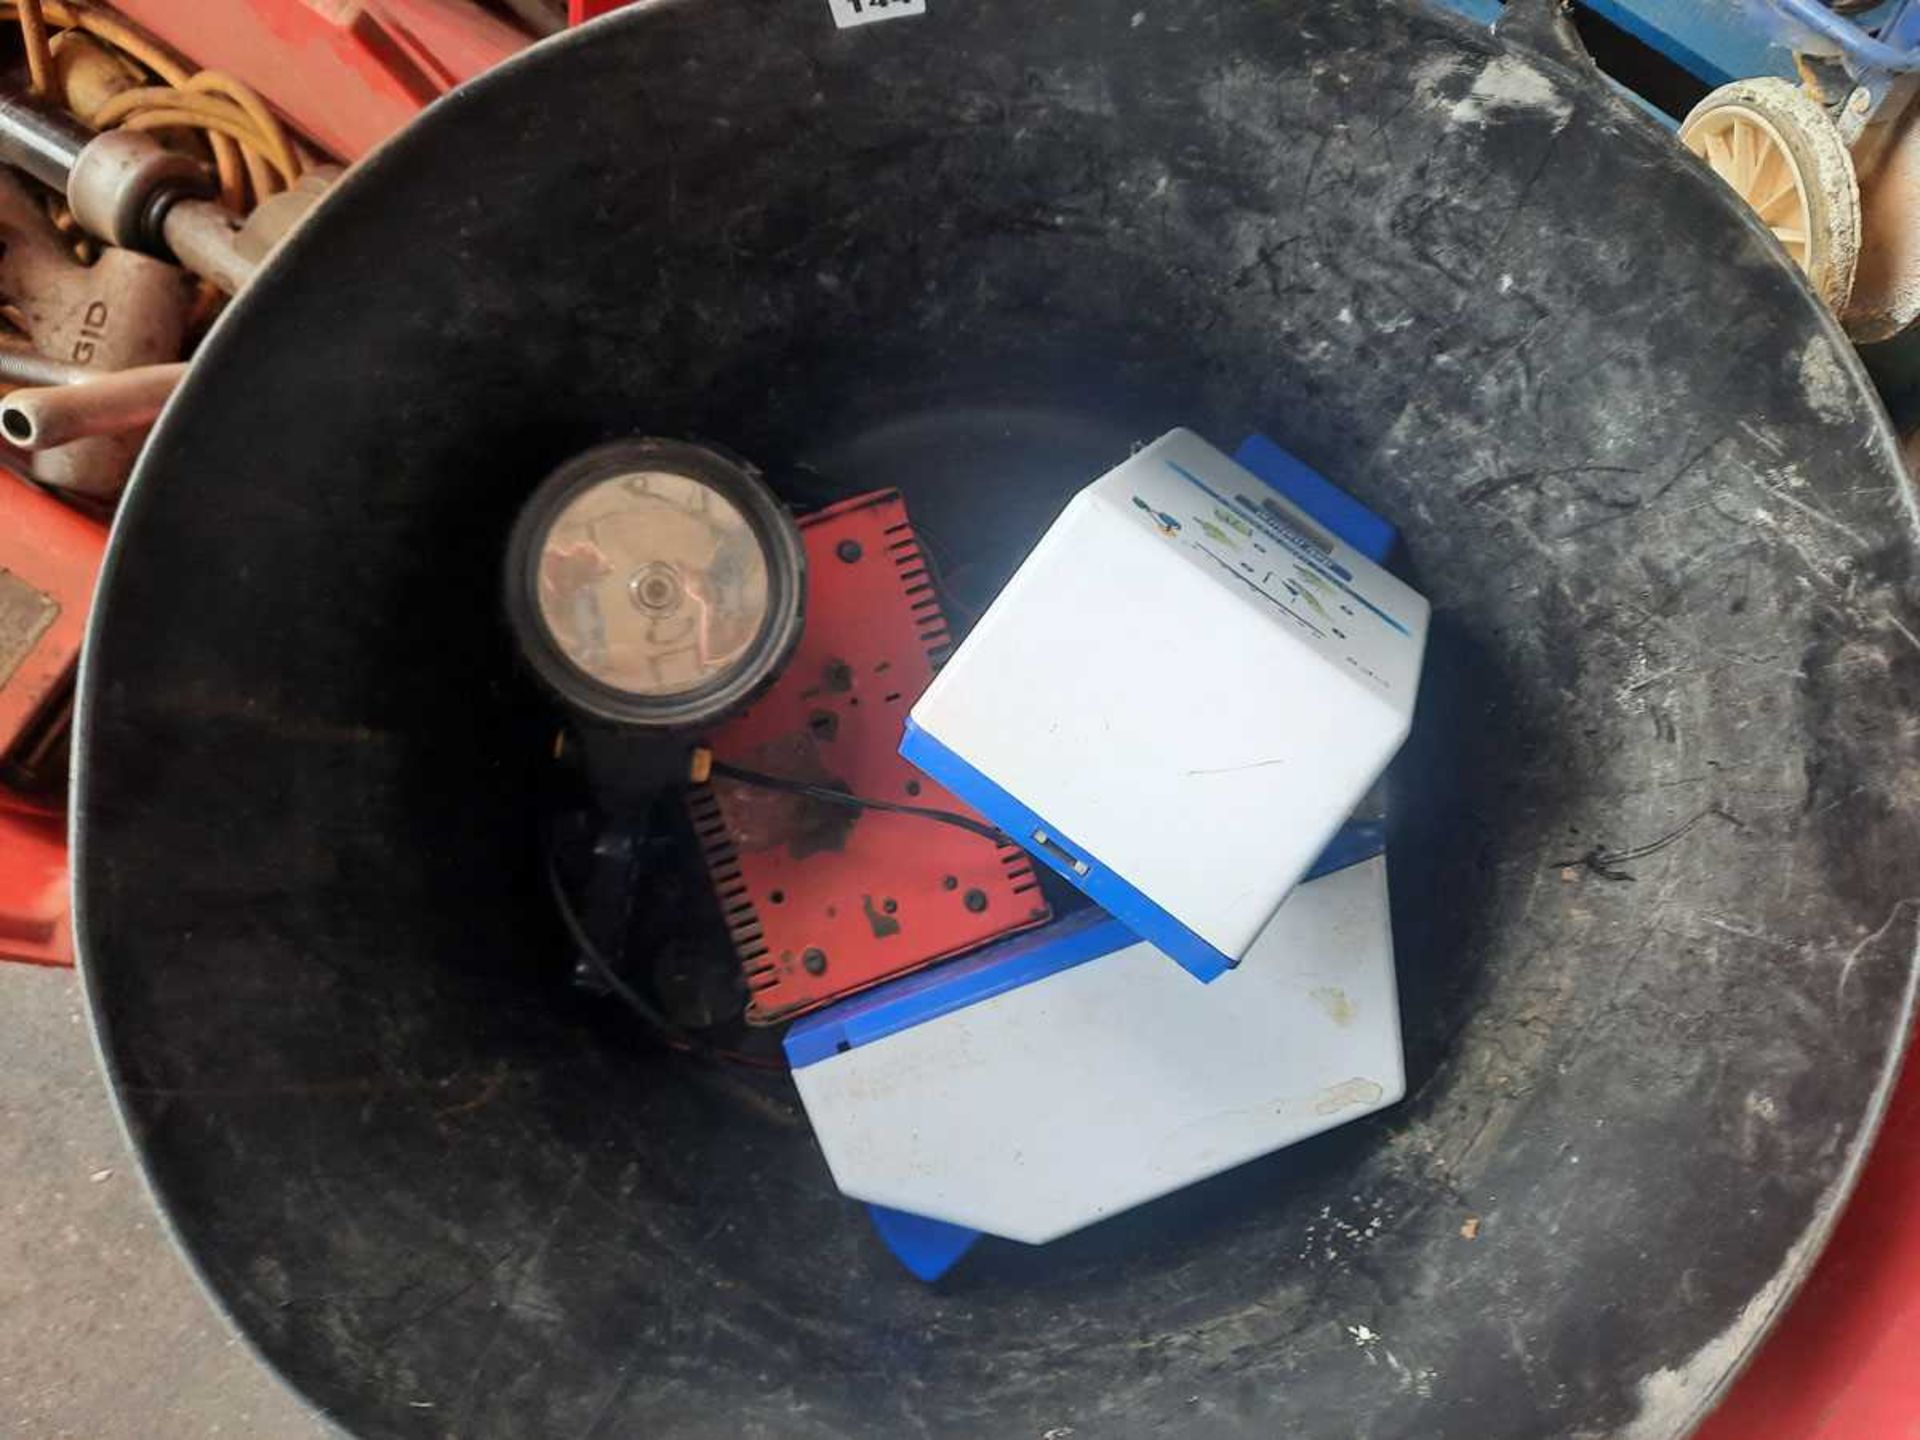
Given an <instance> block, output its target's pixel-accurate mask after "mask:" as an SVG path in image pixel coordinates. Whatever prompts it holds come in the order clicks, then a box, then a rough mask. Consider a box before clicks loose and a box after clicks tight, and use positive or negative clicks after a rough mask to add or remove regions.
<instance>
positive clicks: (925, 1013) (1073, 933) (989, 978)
mask: <svg viewBox="0 0 1920 1440" xmlns="http://www.w3.org/2000/svg"><path fill="white" fill-rule="evenodd" d="M1139 943H1140V939H1139V937H1138V936H1137V935H1135V934H1134V933H1133V932H1132V931H1130V930H1128V929H1127V927H1126V926H1124V925H1122V924H1121V923H1120V922H1119V921H1118V920H1114V919H1112V918H1110V917H1108V916H1106V915H1103V914H1101V913H1100V912H1099V911H1098V910H1083V911H1081V912H1079V913H1078V914H1075V915H1069V916H1068V917H1067V918H1066V919H1064V920H1061V921H1059V922H1058V923H1056V924H1053V925H1048V926H1046V927H1045V928H1044V929H1040V930H1034V931H1031V932H1029V933H1028V934H1025V935H1016V936H1014V937H1013V938H1012V939H1010V940H1003V941H1001V942H1000V943H999V944H998V945H993V946H990V947H988V948H987V949H985V950H982V951H980V952H979V953H977V954H975V955H971V956H969V957H967V958H966V959H964V960H954V961H949V962H948V963H947V964H945V965H936V966H935V967H934V968H933V969H931V970H923V971H921V972H920V973H919V974H918V975H908V976H906V977H905V978H903V979H900V980H895V981H893V982H891V983H890V984H886V985H882V986H879V987H878V988H876V989H873V990H869V991H868V992H867V993H866V994H864V995H854V996H850V997H849V998H847V999H845V1000H842V1001H841V1002H840V1003H839V1004H837V1005H835V1006H833V1007H832V1008H831V1009H829V1010H822V1011H821V1012H820V1013H818V1014H817V1015H810V1016H808V1017H807V1018H806V1019H804V1020H798V1021H795V1022H794V1024H793V1026H792V1028H791V1029H789V1030H788V1031H787V1038H786V1041H785V1042H784V1043H785V1046H786V1051H787V1063H788V1064H790V1065H791V1066H793V1068H794V1069H796V1070H801V1069H804V1068H805V1067H807V1066H808V1065H817V1064H818V1063H819V1062H820V1061H822V1060H830V1059H832V1058H833V1057H834V1056H835V1055H837V1054H839V1053H840V1052H841V1051H843V1050H853V1049H857V1048H858V1047H860V1046H862V1045H871V1044H872V1043H873V1042H874V1041H875V1040H879V1039H883V1038H884V1037H886V1036H888V1035H892V1034H896V1033H897V1032H899V1031H901V1030H911V1029H912V1028H913V1027H914V1026H916V1025H924V1024H926V1022H927V1021H929V1020H937V1019H939V1018H940V1017H941V1016H942V1015H950V1014H952V1013H953V1012H954V1011H955V1010H964V1009H965V1008H966V1007H967V1006H969V1005H977V1004H979V1002H980V1001H982V1000H991V999H992V998H993V997H994V996H996V995H1004V994H1006V993H1007V991H1009V990H1017V989H1019V988H1020V987H1021V986H1023V985H1031V984H1033V983H1034V982H1035V981H1036V980H1044V979H1046V978H1047V977H1048V976H1049V975H1058V974H1059V973H1060V972H1061V971H1062V970H1071V969H1072V968H1073V967H1074V966H1076V965H1083V964H1085V963H1086V962H1087V961H1089V960H1098V959H1099V958H1100V957H1101V956H1102V955H1111V954H1112V953H1113V952H1114V951H1116V950H1124V949H1126V948H1127V947H1128V946H1130V945H1138V944H1139Z"/></svg>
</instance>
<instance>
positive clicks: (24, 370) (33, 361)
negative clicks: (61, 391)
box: [0, 343, 109, 385]
mask: <svg viewBox="0 0 1920 1440" xmlns="http://www.w3.org/2000/svg"><path fill="white" fill-rule="evenodd" d="M106 373H109V372H106V371H102V370H92V369H89V368H88V367H87V366H85V365H72V364H69V363H68V362H66V361H65V360H55V359H53V358H52V357H51V356H47V355H42V354H41V353H40V352H39V351H38V350H35V349H33V348H32V347H31V346H27V345H10V344H6V343H0V385H77V384H79V383H80V382H81V381H82V380H91V379H93V378H94V377H95V376H98V375H102V374H106Z"/></svg>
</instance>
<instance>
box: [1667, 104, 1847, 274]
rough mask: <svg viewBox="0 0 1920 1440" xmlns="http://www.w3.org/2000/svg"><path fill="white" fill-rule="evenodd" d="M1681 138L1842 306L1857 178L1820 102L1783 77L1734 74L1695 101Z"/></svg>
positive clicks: (1788, 252) (1830, 120) (1838, 134)
mask: <svg viewBox="0 0 1920 1440" xmlns="http://www.w3.org/2000/svg"><path fill="white" fill-rule="evenodd" d="M1680 143H1681V144H1683V145H1685V146H1686V147H1687V148H1688V149H1689V150H1691V151H1692V152H1693V153H1694V154H1696V155H1698V156H1699V157H1700V158H1701V159H1703V160H1705V161H1706V162H1707V164H1708V165H1709V166H1710V167H1711V168H1712V170H1713V173H1714V174H1716V175H1718V176H1719V177H1720V178H1721V179H1722V180H1724V181H1726V182H1727V184H1728V185H1729V186H1731V187H1732V189H1733V190H1734V193H1736V194H1737V195H1739V196H1740V198H1741V199H1742V200H1745V201H1746V202H1747V204H1748V205H1749V206H1750V207H1751V208H1752V210H1753V211H1754V213H1755V214H1756V215H1758V216H1759V217H1760V220H1761V223H1762V224H1764V225H1765V226H1766V227H1767V228H1768V229H1769V230H1771V231H1772V232H1773V238H1774V239H1776V240H1778V241H1779V242H1780V247H1781V248H1782V249H1783V250H1785V251H1786V252H1787V255H1788V256H1789V257H1790V258H1791V259H1792V260H1793V262H1794V264H1796V265H1798V266H1799V267H1800V269H1801V270H1802V271H1804V272H1805V274H1806V277H1807V279H1808V280H1809V281H1810V282H1812V285H1813V288H1814V290H1815V291H1816V292H1817V293H1818V294H1819V296H1820V298H1821V299H1822V300H1824V301H1826V302H1827V304H1828V305H1830V306H1831V307H1832V308H1833V309H1834V310H1835V311H1836V312H1837V311H1840V310H1842V309H1844V308H1845V307H1846V303H1847V296H1848V295H1849V294H1850V293H1852V290H1853V271H1854V266H1855V264H1856V262H1857V261H1858V259H1859V255H1860V185H1859V182H1858V180H1856V179H1855V177H1854V173H1853V157H1852V156H1851V155H1849V154H1848V153H1847V146H1846V142H1845V141H1843V140H1842V139H1841V138H1840V132H1839V131H1838V130H1837V129H1836V128H1835V127H1834V124H1833V121H1832V119H1831V118H1829V116H1828V115H1827V112H1826V111H1825V110H1824V109H1822V108H1821V106H1820V104H1819V103H1818V102H1817V101H1815V100H1814V99H1813V98H1812V97H1811V96H1809V95H1807V94H1806V93H1805V92H1804V91H1802V90H1801V89H1800V88H1799V87H1798V86H1796V85H1793V84H1790V83H1789V82H1788V81H1785V80H1777V79H1761V80H1737V81H1735V82H1734V83H1733V84H1731V85H1722V86H1721V87H1720V88H1719V89H1717V90H1714V91H1712V92H1710V93H1709V94H1708V95H1707V98H1706V99H1704V100H1702V101H1701V102H1700V103H1699V104H1698V105H1696V106H1694V108H1693V113H1692V114H1690V115H1688V116H1687V118H1686V122H1685V123H1684V124H1683V125H1681V127H1680Z"/></svg>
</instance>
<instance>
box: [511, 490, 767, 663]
mask: <svg viewBox="0 0 1920 1440" xmlns="http://www.w3.org/2000/svg"><path fill="white" fill-rule="evenodd" d="M539 546H540V548H539V572H538V574H539V578H538V590H539V610H540V619H541V622H542V623H543V624H544V626H545V627H546V630H547V632H548V634H549V635H550V636H551V637H552V639H553V643H554V644H555V645H556V646H557V647H558V648H559V650H560V652H561V653H562V654H563V655H565V656H566V657H567V659H568V660H570V661H571V662H572V663H573V664H574V665H576V666H578V667H579V668H580V669H581V670H582V671H584V672H585V673H586V674H588V675H590V676H592V677H593V678H594V679H595V680H598V681H600V682H601V683H602V684H604V685H608V686H610V687H612V688H613V689H615V690H618V691H621V692H623V693H625V694H628V695H632V696H637V697H653V696H668V695H679V694H683V693H685V692H686V691H689V690H693V689H696V688H698V687H699V686H701V685H704V684H706V683H707V682H708V681H710V680H712V679H713V678H714V677H715V676H717V675H721V674H724V673H725V672H726V671H727V670H728V669H729V668H730V667H732V666H734V665H737V664H739V663H740V661H741V660H742V658H743V657H744V656H745V655H746V654H747V652H748V651H749V650H750V649H751V648H752V647H753V644H754V641H755V640H756V639H757V638H758V637H759V634H760V631H761V627H762V626H763V625H765V624H766V621H767V611H768V606H769V587H768V579H767V557H766V554H765V552H764V550H763V549H762V548H761V542H760V539H759V537H758V536H757V535H756V534H755V532H754V529H753V527H752V526H751V525H750V524H749V523H748V521H747V517H746V516H745V515H743V514H742V513H741V512H740V510H739V509H738V508H737V507H736V506H735V505H734V504H733V503H732V501H730V500H728V499H727V498H726V497H725V496H723V495H721V494H720V493H719V492H718V491H716V490H715V489H713V488H712V487H711V486H709V485H705V484H703V483H701V482H700V481H699V480H696V479H693V478H691V477H689V476H686V475H677V474H673V473H671V472H668V471H663V470H641V471H636V472H634V473H631V474H624V475H616V476H613V477H610V478H608V479H606V480H602V481H600V482H599V483H597V484H594V485H591V486H589V487H588V488H586V489H585V490H583V491H581V492H580V494H578V495H577V496H575V497H574V498H573V499H572V500H571V501H569V502H568V503H567V504H566V505H565V507H563V508H562V509H561V510H560V512H559V513H558V514H557V515H555V516H554V519H553V522H552V523H551V524H550V525H549V526H548V527H547V530H546V533H545V535H544V536H543V537H542V538H541V540H540V542H539Z"/></svg>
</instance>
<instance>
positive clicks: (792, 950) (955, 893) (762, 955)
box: [690, 490, 1049, 1025]
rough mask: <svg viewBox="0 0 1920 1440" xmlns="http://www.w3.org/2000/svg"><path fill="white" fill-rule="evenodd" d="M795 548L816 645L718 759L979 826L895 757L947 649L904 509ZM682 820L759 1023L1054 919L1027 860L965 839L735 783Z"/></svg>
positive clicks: (805, 535) (805, 526) (728, 731)
mask: <svg viewBox="0 0 1920 1440" xmlns="http://www.w3.org/2000/svg"><path fill="white" fill-rule="evenodd" d="M800 532H801V538H802V540H803V541H804V543H805V545H806V550H807V625H806V629H805V631H804V632H803V633H802V635H801V638H800V643H799V646H798V647H797V648H796V650H795V651H794V655H793V659H792V660H791V661H789V662H788V664H787V668H786V670H785V671H784V672H782V674H781V676H780V678H779V679H778V680H777V681H775V682H774V685H773V687H772V688H771V689H770V690H768V691H767V693H766V694H765V695H764V696H763V697H761V698H760V699H759V700H756V701H755V702H754V703H753V705H752V706H751V708H749V709H748V710H747V711H746V712H745V713H744V714H741V715H738V716H735V717H734V718H732V719H730V720H728V721H726V722H725V723H724V724H723V725H722V726H721V727H720V728H719V729H718V730H716V731H715V732H714V733H713V735H712V736H711V737H709V743H710V744H711V746H712V748H713V753H714V756H715V758H716V759H719V760H725V761H731V762H732V763H733V764H735V765H738V766H741V767H743V768H746V769H750V770H757V771H761V772H763V773H766V774H771V775H777V776H780V777H782V778H785V779H790V780H799V781H804V782H807V783H810V784H815V785H829V786H835V785H837V786H840V787H842V788H844V789H846V790H847V791H849V792H850V793H852V794H855V795H861V796H867V797H870V798H873V799H877V800H885V801H891V802H893V803H896V804H905V805H919V806H925V807H930V808H932V809H937V810H951V811H957V812H960V813H963V814H965V815H968V816H970V817H971V816H973V812H972V811H970V810H968V809H967V807H966V806H965V805H963V804H962V803H961V802H960V801H959V800H957V799H955V798H954V797H953V796H952V795H949V794H948V793H947V792H946V791H945V790H943V789H941V787H940V786H938V785H936V784H934V782H933V781H931V780H929V779H927V777H926V776H924V775H922V774H921V773H920V772H919V771H917V770H915V769H914V768H913V767H912V766H911V765H909V764H908V763H907V762H906V761H905V760H902V759H901V758H900V754H899V746H900V736H901V732H902V728H903V725H904V723H905V720H906V714H907V710H908V708H909V707H910V706H911V705H912V704H913V702H914V701H915V700H916V699H918V698H919V696H920V693H921V691H923V690H925V689H926V687H927V685H928V683H929V682H931V681H932V679H933V672H934V667H935V665H936V664H937V663H938V662H939V660H940V659H941V658H943V657H944V656H945V655H946V653H947V651H948V649H949V648H950V645H951V641H950V639H949V636H948V632H947V624H946V620H945V619H944V618H943V617H942V615H941V613H940V604H939V600H938V598H937V597H936V595H935V593H934V588H933V579H932V576H931V575H930V574H929V573H928V570H927V566H926V561H925V560H924V558H923V557H922V555H921V552H920V547H919V543H918V542H917V541H916V540H915V538H914V534H913V527H912V525H911V524H909V523H908V520H907V509H906V505H905V503H904V502H903V501H902V500H901V499H900V496H899V493H898V492H897V491H892V490H884V491H879V492H877V493H875V494H872V495H865V496H861V497H859V498H857V499H853V500H848V501H845V502H843V503H841V504H839V505H834V506H831V507H829V508H828V509H826V510H822V511H820V512H818V513H817V514H814V515H811V516H808V517H807V518H806V519H805V520H803V521H801V522H800ZM690 810H691V813H692V815H693V819H694V825H695V830H696V833H697V834H698V835H699V836H700V839H701V841H702V843H703V844H704V845H705V847H706V849H707V861H708V866H709V868H710V870H711V871H712V874H713V877H714V884H715V888H716V890H717V891H718V892H719V895H720V900H721V905H722V907H723V908H724V910H725V911H726V916H727V921H728V924H729V926H730V928H731V931H732V935H733V941H734V946H735V949H736V950H737V951H738V952H739V955H740V960H741V967H742V969H743V971H744V972H745V975H746V980H747V989H748V993H749V1000H748V1006H747V1018H748V1020H750V1021H752V1022H754V1023H756V1024H762V1025H770V1024H773V1023H775V1022H776V1021H780V1020H785V1019H789V1018H791V1017H792V1016H794V1015H798V1014H800V1013H802V1012H804V1011H807V1010H811V1009H814V1008H816V1007H818V1006H820V1005H824V1004H826V1003H827V1002H828V1001H829V1000H834V999H837V998H839V997H840V996H842V995H848V994H851V993H853V992H854V991H856V990H864V989H866V988H867V987H868V986H870V985H876V984H878V983H880V982H881V981H882V980H887V979H890V978H892V977H893V976H896V975H901V974H904V973H906V972H907V971H910V970H917V969H919V968H921V967H922V966H924V965H930V964H932V963H933V962H934V961H936V960H941V959H945V958H946V957H948V956H951V955H959V954H962V953H964V952H966V951H968V950H972V949H975V948H977V947H978V946H981V945H984V944H986V943H987V942H988V941H990V940H995V939H998V938H999V937H1001V936H1003V935H1009V934H1012V933H1014V932H1015V931H1019V930H1024V929H1026V928H1028V927H1029V926H1032V925H1037V924H1039V923H1041V922H1042V921H1044V920H1046V919H1047V918H1048V913H1049V912H1048V910H1047V906H1046V902H1045V901H1044V900H1043V899H1042V898H1041V894H1040V888H1039V881H1038V880H1037V879H1036V878H1035V876H1034V873H1033V865H1032V863H1031V862H1030V861H1029V860H1028V859H1027V857H1026V856H1025V855H1024V854H1023V853H1022V852H1021V851H1020V850H1019V849H1017V848H1016V847H1014V846H1012V845H997V844H995V843H994V842H993V841H992V840H990V839H988V838H986V837H985V836H982V835H976V834H972V833H970V832H969V831H967V830H964V829H961V828H959V827H957V826H953V825H946V824H940V823H937V822H935V821H932V820H928V819H926V818H924V817H920V816H913V815H899V814H890V813H886V812H882V811H875V810H856V809H852V808H849V807H846V806H842V805H835V804H831V803H827V802H822V801H819V800H813V799H809V798H807V797H805V796H800V795H793V794H789V793H784V792H779V791H774V790H768V789H764V788H759V787H753V786H747V785H742V784H739V783H737V782H734V781H730V780H725V779H716V780H715V781H714V782H713V783H712V784H711V785H709V786H701V787H698V788H697V789H696V790H695V791H694V793H693V795H692V797H691V800H690ZM974 818H977V817H974Z"/></svg>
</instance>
